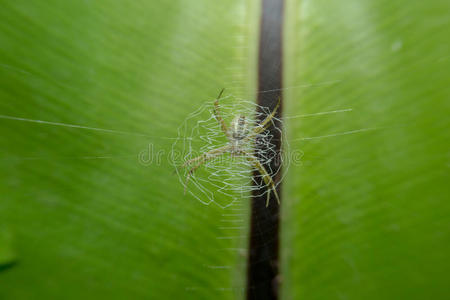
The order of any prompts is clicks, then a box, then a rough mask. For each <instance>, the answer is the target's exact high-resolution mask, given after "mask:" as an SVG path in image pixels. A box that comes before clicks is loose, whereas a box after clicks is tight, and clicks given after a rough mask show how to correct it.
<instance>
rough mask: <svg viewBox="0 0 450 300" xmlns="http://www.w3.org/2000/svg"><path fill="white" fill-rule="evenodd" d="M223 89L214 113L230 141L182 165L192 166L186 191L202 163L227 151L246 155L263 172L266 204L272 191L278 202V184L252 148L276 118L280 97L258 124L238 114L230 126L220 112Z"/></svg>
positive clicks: (185, 187) (235, 154) (185, 186)
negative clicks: (266, 190) (251, 123)
mask: <svg viewBox="0 0 450 300" xmlns="http://www.w3.org/2000/svg"><path fill="white" fill-rule="evenodd" d="M223 91H224V89H222V91H221V92H220V93H219V96H218V97H217V99H216V101H215V102H214V111H213V113H214V116H215V118H216V120H217V122H218V123H219V125H220V127H221V130H222V132H223V133H224V134H225V136H226V137H227V140H228V143H227V144H226V145H225V146H222V147H218V148H215V149H213V150H210V151H208V152H205V153H203V154H202V155H200V156H197V157H195V158H192V159H190V160H188V161H186V162H185V163H184V164H183V165H182V167H187V166H189V167H190V169H189V171H188V174H187V176H186V183H185V185H184V193H186V190H187V185H188V182H189V179H190V177H191V176H192V174H193V173H194V172H195V170H197V169H198V168H199V167H200V166H201V165H203V164H204V163H206V162H208V161H211V160H213V159H215V158H217V157H219V156H221V155H223V154H225V153H230V154H231V155H233V156H242V157H245V158H246V159H247V161H248V162H249V163H250V164H251V165H252V166H253V167H254V168H255V169H256V170H257V171H258V172H259V173H260V174H261V177H262V179H263V181H264V183H265V185H266V187H267V189H268V192H267V200H266V206H268V205H269V199H270V192H273V193H274V195H275V198H276V199H277V201H278V203H280V199H279V197H278V193H277V191H276V186H275V183H274V181H273V180H272V177H271V176H270V175H269V173H268V172H267V171H266V169H265V167H264V166H263V165H262V164H261V163H260V161H259V160H258V158H257V157H256V156H255V155H254V154H253V151H251V150H250V149H251V145H252V143H253V142H254V139H255V138H256V137H257V136H258V134H261V133H262V132H264V131H265V130H266V129H267V128H268V127H269V126H270V124H271V122H272V119H273V118H274V116H275V114H276V112H277V110H278V107H279V104H280V102H279V99H278V104H277V106H276V107H275V109H274V110H273V111H272V112H271V113H270V114H269V115H268V116H267V117H266V118H265V119H264V120H263V121H262V122H261V123H260V124H258V125H257V126H255V127H253V128H249V124H248V122H247V120H246V117H245V116H243V115H238V116H236V117H235V118H234V119H233V121H232V122H231V124H230V127H228V126H227V124H225V122H224V120H223V119H222V116H221V114H220V105H219V99H220V97H221V96H222V93H223Z"/></svg>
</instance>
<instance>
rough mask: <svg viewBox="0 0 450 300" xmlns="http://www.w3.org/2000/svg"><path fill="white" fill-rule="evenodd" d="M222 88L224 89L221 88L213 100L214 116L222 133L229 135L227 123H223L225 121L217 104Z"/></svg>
mask: <svg viewBox="0 0 450 300" xmlns="http://www.w3.org/2000/svg"><path fill="white" fill-rule="evenodd" d="M224 90H225V89H224V88H223V89H222V90H221V91H220V93H219V96H217V98H216V101H214V116H215V117H216V120H217V122H219V125H220V128H221V129H222V131H223V133H225V135H226V136H227V137H229V133H228V128H227V125H226V124H225V121H224V120H223V119H222V116H221V114H220V106H219V99H220V97H221V96H222V93H223V91H224Z"/></svg>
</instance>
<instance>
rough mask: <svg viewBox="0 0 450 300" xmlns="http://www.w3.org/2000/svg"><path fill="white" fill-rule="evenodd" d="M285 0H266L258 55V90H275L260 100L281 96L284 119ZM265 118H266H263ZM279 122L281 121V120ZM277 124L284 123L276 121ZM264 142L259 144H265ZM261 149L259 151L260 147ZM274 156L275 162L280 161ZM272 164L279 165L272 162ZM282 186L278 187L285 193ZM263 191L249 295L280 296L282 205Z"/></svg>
mask: <svg viewBox="0 0 450 300" xmlns="http://www.w3.org/2000/svg"><path fill="white" fill-rule="evenodd" d="M283 9H284V1H283V0H263V1H262V18H261V29H260V30H261V31H260V41H259V59H258V91H268V90H274V91H271V92H266V93H258V94H257V95H258V98H257V103H258V104H259V105H260V106H262V107H268V108H269V109H270V111H272V110H273V109H274V108H275V106H276V104H277V101H278V97H281V104H280V108H279V109H278V112H277V116H276V117H277V118H278V119H280V117H281V113H282V107H283V105H282V104H283V101H282V92H281V89H282V24H283V15H284V14H283ZM260 121H262V120H260ZM277 123H278V124H277ZM275 125H276V127H278V128H281V126H282V124H279V122H278V121H277V122H276V124H275ZM269 130H271V134H273V135H274V142H275V146H276V149H277V152H278V153H280V147H281V143H280V141H281V137H280V133H279V131H277V130H274V127H271V128H269ZM262 146H264V145H258V143H257V147H262ZM257 152H258V151H257ZM275 161H278V162H279V161H280V160H274V161H273V162H272V163H273V164H274V163H276V162H275ZM266 167H267V166H266ZM272 168H275V169H276V168H277V167H276V166H274V165H272ZM281 173H282V172H278V173H277V174H278V176H275V177H274V178H273V180H274V181H275V183H277V182H279V180H280V178H279V175H281ZM258 175H259V174H258V172H255V173H254V174H253V176H254V179H255V180H256V181H257V183H259V185H258V186H260V187H261V188H265V184H263V183H262V182H258V180H260V179H259V178H258ZM280 188H281V186H280V185H278V188H277V191H278V194H279V195H280V196H281V189H280ZM258 194H260V191H255V192H254V193H253V195H252V203H251V206H252V207H251V225H250V226H251V227H250V245H249V255H248V265H247V299H258V300H265V299H271V300H273V299H278V295H279V286H280V277H279V223H280V220H279V218H280V214H279V213H280V206H279V205H278V204H277V201H276V199H275V196H274V194H273V193H271V198H270V203H269V207H266V195H263V196H258Z"/></svg>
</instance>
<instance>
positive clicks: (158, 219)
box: [0, 0, 450, 300]
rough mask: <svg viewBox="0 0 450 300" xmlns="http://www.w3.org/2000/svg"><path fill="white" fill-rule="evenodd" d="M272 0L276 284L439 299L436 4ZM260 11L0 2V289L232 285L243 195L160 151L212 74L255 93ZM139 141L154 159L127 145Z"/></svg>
mask: <svg viewBox="0 0 450 300" xmlns="http://www.w3.org/2000/svg"><path fill="white" fill-rule="evenodd" d="M285 11H286V15H285V20H284V21H285V22H284V24H285V30H284V45H283V47H284V65H285V70H284V86H285V87H286V90H285V91H284V101H285V104H284V105H285V109H284V112H285V113H284V115H285V117H286V119H285V128H286V131H287V135H288V142H289V146H290V147H289V149H290V150H292V151H294V150H296V151H301V152H302V153H303V157H302V159H301V161H300V162H294V161H292V162H291V164H290V167H289V171H288V174H287V177H286V178H285V183H284V190H283V202H284V203H283V206H282V226H281V230H282V232H281V235H282V242H281V254H282V261H281V282H282V291H281V296H282V299H430V298H433V299H447V298H448V296H447V295H448V294H449V293H450V288H449V287H448V286H449V285H448V284H447V278H446V277H447V275H448V273H449V271H450V262H449V261H448V253H450V234H449V228H450V221H449V219H450V218H449V215H450V204H449V201H448V198H449V187H448V183H447V182H448V181H449V180H448V178H449V166H450V161H449V158H450V156H449V150H448V145H449V142H450V138H449V133H448V129H449V128H450V121H449V112H450V109H449V108H450V104H449V103H450V101H449V99H450V36H449V35H448V32H449V30H450V16H449V13H448V12H449V11H450V3H449V2H448V1H444V0H431V1H428V2H420V1H414V2H411V1H405V0H395V1H386V0H378V1H374V0H371V1H357V0H343V1H339V2H337V1H335V2H331V1H322V0H320V1H307V0H286V10H285ZM259 17H260V3H259V2H258V1H256V0H246V1H239V0H227V1H206V0H199V1H187V0H177V1H162V0H154V1H133V2H126V3H125V2H118V1H112V0H105V1H101V2H100V1H72V0H70V1H55V0H51V1H35V0H31V1H30V0H28V1H24V0H18V1H1V9H0V18H1V20H2V22H1V23H0V149H1V152H0V167H1V170H2V172H1V173H0V176H1V177H0V299H8V300H9V299H61V298H64V299H80V298H85V299H94V298H99V297H104V298H110V299H127V298H137V299H172V298H179V299H212V298H213V299H242V298H243V297H244V288H245V270H246V265H245V258H246V257H245V256H246V247H247V238H248V236H247V235H248V234H247V232H248V228H247V224H248V216H249V206H248V203H249V202H248V199H242V202H240V203H239V205H238V207H231V208H229V209H226V210H223V209H220V208H219V207H217V206H215V205H210V206H204V205H202V204H201V203H199V202H198V201H196V200H195V199H193V198H189V197H184V196H183V187H182V186H181V185H180V184H179V182H178V178H177V177H176V176H174V175H173V174H172V172H173V167H172V166H171V165H170V163H169V162H168V160H167V155H168V153H169V152H170V150H171V145H172V143H173V138H176V136H177V128H178V126H179V125H180V124H181V122H182V121H183V120H184V119H185V118H186V117H187V116H188V115H189V114H190V113H191V112H193V111H194V110H195V109H197V108H198V107H199V106H200V105H201V104H202V103H204V102H205V101H210V100H211V99H213V98H214V97H215V96H216V95H217V93H218V91H219V90H220V89H221V88H222V87H225V88H226V89H227V92H228V93H229V94H232V95H234V96H236V97H242V98H245V99H249V100H253V99H255V95H256V94H255V87H256V70H257V65H256V62H257V42H258V34H259V33H258V24H259ZM334 110H346V111H345V112H342V113H333V114H322V115H315V116H309V117H307V116H304V115H305V114H317V113H321V112H327V111H334ZM11 117H12V118H11ZM14 118H16V119H14ZM17 118H19V119H17ZM20 119H22V120H20ZM23 119H27V120H42V121H47V122H58V123H64V124H73V125H80V126H85V127H90V128H101V129H108V130H112V131H109V132H108V131H99V130H92V129H86V128H74V127H67V126H57V125H55V124H53V125H51V124H43V123H36V122H28V121H24V120H23ZM149 145H153V149H154V151H159V152H158V153H161V155H162V157H163V159H162V160H161V163H157V162H156V161H155V163H152V164H143V163H142V162H140V161H139V160H138V156H139V153H142V152H143V151H144V152H145V151H148V149H149Z"/></svg>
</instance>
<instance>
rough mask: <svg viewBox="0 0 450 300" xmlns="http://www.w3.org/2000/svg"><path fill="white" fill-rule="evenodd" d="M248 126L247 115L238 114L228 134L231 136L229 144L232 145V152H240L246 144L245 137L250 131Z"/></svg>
mask: <svg viewBox="0 0 450 300" xmlns="http://www.w3.org/2000/svg"><path fill="white" fill-rule="evenodd" d="M247 127H248V125H247V121H246V120H245V116H236V117H235V118H234V120H233V121H232V122H231V126H230V129H229V133H228V136H229V137H231V138H229V144H230V146H231V153H232V154H238V153H239V151H241V149H242V147H243V146H244V143H245V140H244V139H245V137H246V136H247V135H248V133H249V130H248V129H247Z"/></svg>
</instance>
